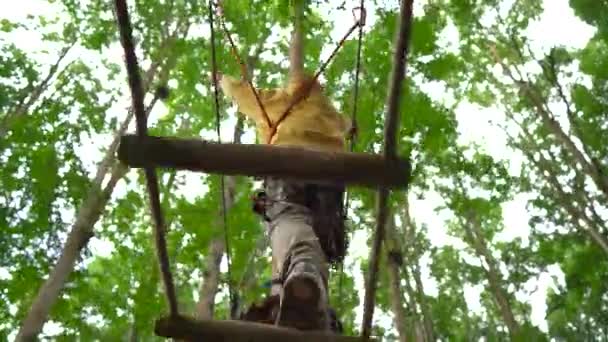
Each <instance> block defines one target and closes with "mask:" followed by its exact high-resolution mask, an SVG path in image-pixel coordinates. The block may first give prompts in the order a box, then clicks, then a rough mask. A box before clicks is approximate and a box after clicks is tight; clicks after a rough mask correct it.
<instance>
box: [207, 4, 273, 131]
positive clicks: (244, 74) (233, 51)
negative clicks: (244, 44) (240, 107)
mask: <svg viewBox="0 0 608 342" xmlns="http://www.w3.org/2000/svg"><path fill="white" fill-rule="evenodd" d="M217 10H218V17H219V18H220V20H219V22H220V26H221V27H222V30H223V31H224V35H225V36H226V38H227V39H228V42H229V43H230V53H231V54H232V56H233V57H234V58H235V59H236V61H237V63H239V66H240V67H241V78H243V79H244V80H245V81H247V84H249V89H251V91H252V92H253V95H254V96H255V101H256V102H257V104H258V106H259V107H260V110H261V111H262V114H263V115H264V119H265V120H266V124H267V125H268V128H271V127H272V121H271V120H270V117H269V116H268V113H267V112H266V108H264V104H263V103H262V100H261V99H260V95H259V93H258V91H257V90H256V89H255V87H254V86H253V82H252V81H251V79H250V78H249V72H248V70H247V65H246V64H245V62H243V60H242V59H241V57H240V56H239V53H238V51H237V48H236V44H234V41H233V40H232V35H231V34H230V31H228V28H227V27H226V23H225V22H224V20H223V19H224V8H223V6H222V3H221V0H218V2H217Z"/></svg>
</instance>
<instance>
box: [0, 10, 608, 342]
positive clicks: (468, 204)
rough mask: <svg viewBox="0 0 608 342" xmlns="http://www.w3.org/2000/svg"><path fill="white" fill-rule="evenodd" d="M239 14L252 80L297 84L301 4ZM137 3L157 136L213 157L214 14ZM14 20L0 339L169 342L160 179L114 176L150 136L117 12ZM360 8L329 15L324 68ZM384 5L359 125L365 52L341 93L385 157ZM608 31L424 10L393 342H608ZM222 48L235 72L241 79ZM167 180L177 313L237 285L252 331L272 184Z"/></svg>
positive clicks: (333, 284)
mask: <svg viewBox="0 0 608 342" xmlns="http://www.w3.org/2000/svg"><path fill="white" fill-rule="evenodd" d="M222 3H223V8H224V10H223V13H222V20H224V21H225V23H226V27H227V28H228V29H229V31H230V32H231V34H232V37H233V39H234V41H235V44H236V47H237V53H238V55H239V56H241V58H242V59H243V61H244V63H245V64H246V65H247V70H248V71H249V74H250V75H249V76H250V77H251V78H252V81H253V83H254V84H255V85H256V86H257V87H263V88H274V87H277V86H279V85H280V84H282V82H283V81H284V80H285V77H286V75H287V69H288V66H289V65H288V45H289V32H290V30H291V25H292V11H291V7H290V6H291V5H290V4H291V1H284V0H260V1H253V0H231V1H223V2H222ZM128 4H129V11H130V14H131V21H132V25H133V35H134V39H135V44H136V46H137V50H136V52H137V55H138V58H139V60H140V67H141V77H142V80H143V86H144V91H145V93H146V97H145V106H146V109H147V111H148V113H149V120H148V127H149V131H150V134H154V135H163V136H176V137H198V138H204V139H207V140H211V141H216V140H217V139H218V137H217V136H216V117H215V113H214V108H215V107H214V106H215V98H214V90H213V77H212V73H211V70H212V69H211V49H210V30H209V20H208V6H207V2H203V1H189V0H146V1H140V0H137V1H129V2H128ZM11 6H13V7H10V8H7V9H6V10H4V9H3V10H2V13H0V165H1V167H0V341H4V340H14V339H15V338H17V339H22V340H25V339H24V336H37V337H38V338H39V339H40V340H53V341H55V340H57V341H72V340H77V339H79V340H83V341H115V340H116V341H139V340H141V341H155V340H160V338H158V337H156V336H155V335H154V329H153V324H154V320H155V319H157V318H158V317H160V316H161V315H163V314H165V313H166V312H167V304H166V300H165V297H164V294H163V291H164V289H163V286H162V284H161V279H160V278H161V275H160V273H159V269H158V265H157V260H156V254H155V250H154V238H153V222H152V218H151V216H150V210H149V198H148V195H147V189H146V183H145V178H144V175H143V172H142V171H141V170H140V169H129V168H127V167H126V166H125V165H123V164H121V163H120V162H119V161H118V160H117V159H116V149H117V146H118V141H119V138H120V136H121V135H124V134H126V133H134V132H135V124H134V121H133V112H132V110H131V108H130V106H131V97H130V91H129V88H128V83H127V74H126V70H125V65H124V59H123V58H124V57H123V56H124V51H123V50H122V46H121V43H120V38H119V33H118V27H117V25H116V19H115V16H114V8H113V5H112V2H111V1H74V0H63V1H40V0H27V1H26V0H23V1H19V2H15V3H14V4H12V5H11ZM357 6H359V0H357V1H337V0H336V1H327V0H315V1H309V2H308V7H307V10H306V13H305V22H304V27H305V30H306V31H305V32H306V34H305V37H306V44H305V50H304V56H305V58H304V65H305V68H306V69H307V70H309V71H311V72H312V71H315V70H317V69H319V67H320V66H321V65H322V63H323V61H325V60H326V59H327V58H328V56H329V55H330V54H331V52H332V50H333V49H334V48H335V47H336V45H337V44H338V41H339V40H340V39H341V38H342V36H343V35H344V34H345V33H346V30H347V29H348V27H349V26H350V25H352V20H353V19H351V18H352V14H351V11H352V10H353V8H355V7H357ZM365 6H366V11H367V22H366V25H365V27H364V28H363V35H362V41H361V67H360V75H359V81H358V92H357V94H358V95H357V99H356V108H357V111H356V113H354V112H353V109H354V103H355V102H354V93H355V69H356V56H357V48H358V36H357V34H352V35H350V36H349V38H348V39H347V40H346V41H345V42H344V44H343V46H342V47H341V48H340V50H339V51H338V53H337V54H336V56H335V58H334V59H333V60H332V61H331V63H330V64H329V66H328V67H327V69H326V70H325V72H324V73H323V74H322V76H321V78H320V80H321V83H322V85H323V87H324V91H325V92H326V93H327V94H328V95H329V96H330V97H331V99H332V100H333V102H334V104H335V105H336V107H337V108H338V109H339V110H340V111H341V112H343V114H344V115H346V116H352V115H356V119H357V128H358V130H357V133H358V134H357V139H356V141H355V144H354V151H355V152H360V153H380V150H381V146H382V143H383V129H384V125H385V120H384V118H385V112H386V96H387V86H388V84H389V75H390V70H391V61H392V55H393V53H394V51H393V46H392V44H393V42H394V39H393V38H394V35H395V29H396V21H397V20H398V12H399V2H398V1H383V0H366V1H365ZM606 18H608V3H607V2H605V1H592V0H544V1H541V0H530V1H508V0H425V1H422V0H420V1H418V0H415V1H414V20H413V25H412V36H411V43H410V51H409V56H408V59H407V68H406V70H407V71H406V73H405V75H404V86H403V90H402V92H401V102H400V103H401V104H400V108H399V109H400V116H401V120H400V126H399V129H398V154H399V155H400V156H402V157H405V158H408V159H409V160H410V161H411V164H412V179H411V183H410V185H409V188H408V190H407V191H394V192H392V194H391V196H390V202H389V206H390V208H391V214H390V216H389V220H388V225H387V228H388V231H387V233H388V234H387V239H386V242H385V244H384V246H385V249H384V250H383V253H382V259H381V260H380V263H381V267H380V274H379V285H378V290H377V300H376V307H375V316H374V331H373V335H375V336H381V337H383V339H384V340H386V341H391V340H395V341H408V340H414V339H420V340H424V341H436V340H441V341H448V340H449V341H452V340H478V339H479V338H486V339H487V340H491V341H494V340H508V339H523V340H534V341H545V340H546V341H549V340H552V339H555V340H560V341H561V340H568V341H570V340H573V341H578V340H584V341H587V340H594V341H608V145H607V144H606V137H608V114H607V113H608V98H607V96H608V95H607V94H608V93H607V92H606V89H608V21H607V20H606ZM216 29H219V28H218V27H217V26H216ZM216 39H217V51H216V52H217V59H218V67H219V68H220V71H221V73H223V74H226V75H231V76H233V77H240V72H241V67H240V65H239V64H238V61H237V60H236V59H235V58H234V55H233V53H232V52H231V51H230V44H229V42H228V41H227V39H226V37H225V36H224V35H223V34H221V32H217V37H216ZM219 104H220V114H221V117H220V122H219V123H220V131H221V140H222V141H224V142H235V143H247V144H250V143H255V142H256V137H255V130H254V126H253V123H252V122H250V121H248V120H246V119H245V118H244V117H243V116H242V115H239V114H238V113H237V111H236V108H235V106H233V105H232V104H231V102H230V101H229V100H228V99H227V98H225V97H223V96H222V95H221V94H219ZM157 173H158V177H159V182H160V192H161V196H160V197H161V198H160V200H161V205H162V208H163V212H164V214H165V219H166V221H167V223H166V226H167V239H168V250H169V257H170V259H171V261H172V271H173V275H174V278H175V283H176V285H177V294H178V297H179V303H180V310H181V311H183V312H186V313H189V314H192V315H196V316H198V317H201V318H208V319H211V318H213V319H218V320H221V319H227V318H228V317H229V311H230V307H229V296H228V286H227V284H228V282H227V280H228V276H230V279H231V283H232V284H234V289H235V291H237V292H238V294H239V299H240V300H239V307H238V308H237V309H238V310H239V311H240V312H242V311H243V310H246V308H247V307H248V306H249V305H251V304H252V303H254V302H257V301H260V300H261V299H262V298H263V297H264V296H265V295H266V294H267V292H268V289H269V282H270V280H271V279H270V278H271V272H270V251H269V248H268V241H267V236H266V232H265V230H264V227H263V225H262V224H261V222H260V220H259V218H258V217H257V216H256V215H255V214H254V212H253V211H252V210H251V205H252V203H251V195H252V194H254V192H255V191H256V189H258V188H259V186H260V184H259V183H260V182H258V181H257V180H255V179H252V178H251V177H243V176H230V177H224V179H223V182H224V185H225V186H224V187H222V186H221V184H222V178H221V177H220V176H219V175H210V174H203V173H193V172H186V171H173V170H158V171H157ZM222 188H223V189H224V194H222V193H221V191H222ZM375 193H376V192H375V191H374V190H373V189H366V188H359V187H353V188H349V190H348V198H349V211H348V217H347V225H348V227H349V233H350V239H351V243H350V248H349V251H348V256H347V257H346V261H345V263H344V265H343V267H336V268H335V269H333V270H332V272H331V278H330V303H331V306H332V307H333V308H334V309H336V311H337V313H338V316H339V319H340V320H341V322H342V324H343V327H344V334H347V335H358V334H360V332H361V321H362V308H363V300H362V298H363V292H364V279H365V277H366V274H367V271H368V257H369V246H370V245H371V239H372V233H373V230H374V229H375V227H376V223H375V218H376V214H375V211H376V206H375ZM222 198H223V199H224V200H222ZM222 202H225V205H226V209H227V215H226V224H225V227H224V222H223V220H222ZM225 228H227V229H225ZM225 232H228V241H229V247H230V248H229V254H230V255H229V256H230V261H231V263H230V272H228V269H227V263H226V260H227V258H226V257H227V248H226V247H227V246H226V239H225V236H224V234H225ZM395 253H397V254H398V255H399V256H400V258H395V257H394V255H395ZM228 273H229V274H230V275H228ZM17 336H19V337H17Z"/></svg>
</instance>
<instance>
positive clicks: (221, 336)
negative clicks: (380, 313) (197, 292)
mask: <svg viewBox="0 0 608 342" xmlns="http://www.w3.org/2000/svg"><path fill="white" fill-rule="evenodd" d="M154 333H155V334H156V335H157V336H161V337H167V338H174V339H181V340H184V341H214V342H222V341H226V342H228V341H230V342H278V341H281V342H283V341H289V342H309V341H318V342H355V341H376V340H375V339H371V338H370V339H368V338H364V337H356V336H342V335H336V334H334V333H331V332H321V331H310V332H307V331H302V330H296V329H291V328H281V327H277V326H274V325H269V324H262V323H254V322H244V321H231V320H225V321H211V320H195V319H192V318H189V317H186V316H182V315H180V316H168V317H163V318H161V319H159V320H157V321H156V324H155V326H154Z"/></svg>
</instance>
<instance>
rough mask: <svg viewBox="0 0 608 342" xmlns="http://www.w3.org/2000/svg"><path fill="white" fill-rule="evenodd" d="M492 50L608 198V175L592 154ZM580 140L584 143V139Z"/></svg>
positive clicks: (562, 142) (561, 141)
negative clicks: (579, 144) (563, 127)
mask: <svg viewBox="0 0 608 342" xmlns="http://www.w3.org/2000/svg"><path fill="white" fill-rule="evenodd" d="M515 49H516V50H517V52H518V53H520V51H519V47H515ZM491 51H492V54H493V55H494V59H495V61H496V63H498V64H499V65H500V66H501V67H502V69H503V71H504V72H505V73H506V75H507V76H508V77H509V78H510V79H511V80H512V81H513V82H514V83H515V84H516V85H517V86H518V87H519V89H520V91H521V92H522V93H523V94H525V95H526V96H527V97H528V98H529V99H530V101H532V104H533V106H534V108H535V109H536V112H537V114H538V115H539V117H540V119H541V122H542V123H543V125H544V126H545V127H546V128H547V129H548V130H549V131H550V132H551V133H553V135H554V136H555V138H556V139H557V141H558V142H559V143H560V145H561V146H562V147H563V148H564V149H565V150H566V151H568V152H569V153H570V154H571V155H572V156H573V157H574V160H575V161H576V163H577V164H578V165H580V167H581V168H582V170H583V172H585V174H587V175H588V176H589V177H590V178H591V179H592V180H593V182H594V183H595V185H596V186H597V188H598V189H599V190H600V191H601V192H602V193H603V194H604V196H605V197H606V198H608V176H606V175H603V174H602V171H601V170H600V169H599V165H596V164H595V163H594V162H593V159H592V158H591V156H586V155H585V153H583V152H582V151H581V150H579V149H578V147H576V144H574V142H573V141H572V139H571V138H570V137H569V136H568V134H566V132H565V131H564V130H563V129H562V127H561V125H560V124H559V122H557V120H555V118H554V117H553V115H552V113H551V112H550V111H549V109H548V107H547V100H546V99H545V98H543V96H542V95H541V94H540V93H539V91H538V89H537V88H536V87H535V86H534V85H532V84H531V83H530V82H529V81H528V80H525V79H523V78H521V79H518V78H517V77H515V76H514V75H513V73H511V71H510V69H509V66H507V65H505V64H504V62H503V61H502V59H501V57H500V55H499V54H498V52H497V50H496V48H495V47H491ZM514 68H515V70H516V71H517V72H518V73H519V74H520V75H521V74H522V73H521V71H520V70H519V68H518V67H517V66H516V65H514ZM566 104H567V103H566ZM579 140H580V141H581V143H582V140H581V139H579ZM590 159H591V160H590Z"/></svg>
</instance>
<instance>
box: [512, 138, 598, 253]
mask: <svg viewBox="0 0 608 342" xmlns="http://www.w3.org/2000/svg"><path fill="white" fill-rule="evenodd" d="M522 132H523V133H522V134H523V136H522V140H524V141H527V142H528V143H531V144H533V143H534V141H533V139H532V137H531V136H530V135H529V134H528V133H527V132H526V131H525V130H524V129H523V128H522ZM511 139H512V140H513V138H512V137H511ZM521 151H522V152H523V153H524V155H525V156H526V157H527V158H528V160H530V162H531V163H532V165H534V167H535V168H536V169H537V171H538V173H539V175H540V176H541V177H542V178H544V179H545V181H547V183H548V184H549V185H551V188H552V189H553V190H554V191H555V197H556V199H557V200H558V201H559V203H561V205H562V208H564V209H565V210H566V212H567V213H568V215H569V216H570V217H571V218H572V219H574V225H575V226H576V227H577V228H579V229H580V228H582V230H583V231H584V232H586V233H587V234H589V236H590V237H591V240H592V241H594V242H595V243H597V245H598V246H599V247H600V248H601V249H602V250H603V251H604V252H605V253H606V254H607V255H608V239H607V238H606V237H605V236H604V235H602V233H601V232H600V230H599V229H601V227H602V223H603V222H599V224H598V222H596V221H594V220H592V219H591V218H589V217H588V216H587V214H586V213H585V209H584V208H581V207H580V204H579V206H577V205H576V203H580V202H581V200H573V199H574V197H573V195H571V194H568V193H566V192H565V191H564V189H563V186H562V185H561V184H560V182H559V180H558V179H557V177H556V176H555V172H554V171H553V170H552V169H551V167H550V165H551V164H552V163H551V162H550V161H549V160H547V159H546V158H545V157H544V156H543V154H542V153H539V154H538V158H536V157H535V156H534V155H533V154H532V153H531V152H530V151H529V149H528V148H527V146H522V148H521ZM583 202H586V201H584V200H583ZM588 205H590V206H592V205H593V204H592V203H588Z"/></svg>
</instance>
